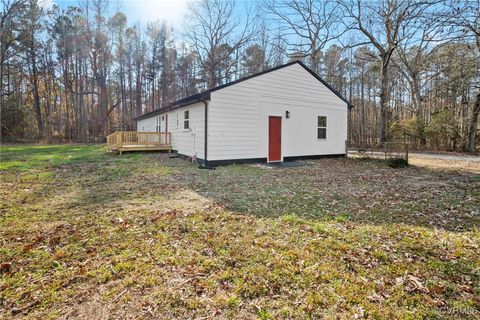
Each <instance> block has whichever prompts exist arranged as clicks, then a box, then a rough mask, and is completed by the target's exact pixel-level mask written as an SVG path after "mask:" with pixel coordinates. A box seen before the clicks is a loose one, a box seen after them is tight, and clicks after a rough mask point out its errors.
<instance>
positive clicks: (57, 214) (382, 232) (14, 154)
mask: <svg viewBox="0 0 480 320" xmlns="http://www.w3.org/2000/svg"><path fill="white" fill-rule="evenodd" d="M0 174H1V188H0V191H1V194H2V201H1V204H0V245H1V248H0V262H1V269H0V272H1V283H0V318H2V319H4V318H6V319H9V318H20V317H21V318H27V319H28V318H31V319H49V318H75V319H76V318H82V319H107V318H119V319H124V318H139V319H140V318H141V319H205V318H215V319H232V318H237V319H252V318H253V319H255V318H258V319H292V318H297V319H308V318H311V319H319V318H325V319H332V318H335V319H363V318H368V319H422V318H423V319H450V318H451V319H478V318H480V297H479V296H480V177H479V175H476V174H475V173H472V172H471V171H467V170H463V171H462V168H461V167H460V168H457V169H455V171H448V170H442V169H428V168H422V167H415V166H412V167H409V168H403V169H392V168H389V167H387V166H385V165H383V164H382V163H380V162H374V161H366V160H354V159H326V160H318V161H311V162H308V165H306V166H302V167H295V168H275V169H269V168H265V167H262V166H256V165H241V166H228V167H220V168H218V169H217V170H198V169H197V168H196V167H195V166H193V165H191V164H190V163H188V162H187V161H184V160H180V159H172V158H170V157H169V155H167V154H159V153H142V154H141V153H132V154H124V155H122V156H118V155H109V154H106V153H105V149H104V147H103V146H100V145H62V146H4V147H2V149H1V163H0Z"/></svg>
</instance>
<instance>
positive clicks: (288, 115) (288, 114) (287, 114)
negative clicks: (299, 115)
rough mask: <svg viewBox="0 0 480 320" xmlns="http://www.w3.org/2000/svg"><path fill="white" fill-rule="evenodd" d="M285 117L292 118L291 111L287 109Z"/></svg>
mask: <svg viewBox="0 0 480 320" xmlns="http://www.w3.org/2000/svg"><path fill="white" fill-rule="evenodd" d="M285 118H287V119H289V118H290V111H288V110H287V111H286V112H285Z"/></svg>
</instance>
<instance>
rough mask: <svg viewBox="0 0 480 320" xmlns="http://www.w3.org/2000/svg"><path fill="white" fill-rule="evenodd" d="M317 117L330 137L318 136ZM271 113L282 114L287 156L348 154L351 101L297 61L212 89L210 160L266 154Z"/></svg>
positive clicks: (253, 156) (284, 149) (283, 145)
mask: <svg viewBox="0 0 480 320" xmlns="http://www.w3.org/2000/svg"><path fill="white" fill-rule="evenodd" d="M286 111H289V112H290V118H289V119H286V118H285V114H286ZM318 115H323V116H326V117H327V118H328V128H327V133H326V134H327V137H328V139H318V138H317V136H318V126H317V124H318ZM269 116H280V117H282V148H281V149H282V156H283V157H292V156H309V155H328V154H344V153H345V140H346V139H347V104H346V103H345V102H344V101H343V100H341V99H340V98H339V97H338V96H337V95H335V94H334V93H333V92H332V91H331V90H330V89H328V88H327V87H326V86H325V85H323V84H322V83H321V82H320V81H318V80H317V79H316V78H315V77H314V76H313V75H311V74H310V73H309V72H308V71H307V70H305V69H304V68H303V67H302V66H300V65H299V64H293V65H291V66H288V67H285V68H281V69H279V70H276V71H273V72H270V73H266V74H264V75H260V76H258V77H254V78H252V79H249V80H245V81H242V82H240V83H238V84H235V85H232V86H229V87H226V88H224V89H220V90H218V91H214V92H212V93H211V102H210V104H209V113H208V160H228V159H248V158H267V155H268V117H269Z"/></svg>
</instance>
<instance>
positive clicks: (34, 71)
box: [30, 39, 43, 138]
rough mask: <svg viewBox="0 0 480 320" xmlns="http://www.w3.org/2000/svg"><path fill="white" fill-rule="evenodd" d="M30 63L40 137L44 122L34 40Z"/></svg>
mask: <svg viewBox="0 0 480 320" xmlns="http://www.w3.org/2000/svg"><path fill="white" fill-rule="evenodd" d="M30 63H31V67H32V80H33V83H32V84H33V104H34V107H35V115H36V118H37V126H38V137H39V138H41V137H42V136H43V121H42V109H41V106H40V94H39V92H38V72H37V57H36V54H35V43H34V41H33V39H32V41H31V42H30Z"/></svg>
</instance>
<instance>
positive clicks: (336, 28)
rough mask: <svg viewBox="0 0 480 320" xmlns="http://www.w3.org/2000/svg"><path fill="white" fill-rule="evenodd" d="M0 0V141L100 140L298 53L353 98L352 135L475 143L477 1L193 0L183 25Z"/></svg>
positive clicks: (87, 6) (436, 145)
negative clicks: (151, 113) (148, 114)
mask: <svg viewBox="0 0 480 320" xmlns="http://www.w3.org/2000/svg"><path fill="white" fill-rule="evenodd" d="M1 4H2V8H1V12H0V14H1V16H0V19H1V20H0V40H1V43H0V91H1V92H0V104H1V134H2V140H3V141H25V140H28V139H36V140H39V139H41V140H44V141H48V142H50V141H82V142H87V141H104V139H105V136H106V135H107V134H108V133H110V132H112V131H115V130H135V122H134V121H133V119H134V118H135V117H136V116H139V115H141V114H143V113H145V112H148V111H151V110H153V109H156V108H162V107H166V106H167V105H168V104H169V103H171V102H173V101H175V100H178V99H180V98H182V97H185V96H188V95H191V94H194V93H197V92H200V91H202V90H204V89H206V88H209V87H213V86H216V85H219V84H223V83H226V82H229V81H232V80H235V79H238V78H240V77H243V76H246V75H249V74H252V73H255V72H259V71H262V70H265V69H268V68H271V67H274V66H277V65H280V64H283V63H286V62H288V61H290V60H297V59H299V60H302V61H304V62H305V63H306V64H307V65H308V66H309V67H311V68H312V69H313V70H314V71H316V72H317V73H318V74H319V75H320V76H321V77H322V78H324V79H325V80H326V81H327V82H329V83H330V84H331V85H332V86H333V87H335V88H336V89H337V90H338V91H340V92H341V93H342V94H343V95H345V97H347V98H348V99H350V100H351V101H352V104H353V105H354V106H355V107H354V108H353V109H352V111H351V113H350V115H349V117H350V122H349V139H350V141H352V142H354V143H358V142H361V143H370V144H375V143H378V142H380V141H405V140H407V141H409V142H410V143H411V144H412V146H414V147H417V148H419V149H438V150H466V151H474V150H475V146H476V144H477V143H476V141H477V140H478V139H477V137H478V115H479V113H480V1H478V0H476V1H464V2H458V1H450V0H427V1H415V0H373V1H359V0H342V1H328V0H322V1H317V0H258V1H256V2H254V1H252V2H248V5H249V6H248V7H244V8H243V7H242V8H238V6H239V5H243V4H244V3H243V2H235V1H233V0H225V1H220V0H200V1H195V2H192V3H191V4H190V5H189V8H188V12H186V16H187V17H188V18H187V19H186V22H185V27H184V28H183V29H182V31H181V32H180V30H174V29H173V28H172V27H171V26H169V25H168V24H167V23H165V22H161V21H150V22H145V23H142V24H136V25H132V24H129V23H128V21H127V17H126V15H125V14H124V13H122V12H121V10H114V5H113V4H111V3H109V2H108V0H89V1H87V0H84V1H79V2H78V4H77V5H75V6H70V7H59V6H56V5H54V6H53V7H52V8H50V9H48V10H47V9H44V8H42V7H41V6H40V5H39V3H38V2H37V1H36V0H1ZM115 4H117V2H115Z"/></svg>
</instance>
